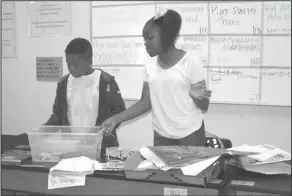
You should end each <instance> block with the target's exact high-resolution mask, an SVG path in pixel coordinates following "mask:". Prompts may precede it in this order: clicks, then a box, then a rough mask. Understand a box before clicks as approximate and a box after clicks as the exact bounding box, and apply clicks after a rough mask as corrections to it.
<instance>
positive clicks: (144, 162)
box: [137, 160, 159, 169]
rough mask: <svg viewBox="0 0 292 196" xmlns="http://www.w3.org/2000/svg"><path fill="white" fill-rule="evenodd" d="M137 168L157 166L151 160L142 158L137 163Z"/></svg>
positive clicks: (153, 167)
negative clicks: (142, 159)
mask: <svg viewBox="0 0 292 196" xmlns="http://www.w3.org/2000/svg"><path fill="white" fill-rule="evenodd" d="M137 169H159V168H158V167H156V166H155V164H154V163H152V162H151V161H149V160H144V161H142V162H141V163H140V164H139V165H138V167H137Z"/></svg>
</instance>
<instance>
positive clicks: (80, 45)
mask: <svg viewBox="0 0 292 196" xmlns="http://www.w3.org/2000/svg"><path fill="white" fill-rule="evenodd" d="M65 53H66V54H76V55H81V56H82V57H83V58H84V59H85V60H89V59H92V46H91V43H90V42H89V41H88V40H87V39H84V38H75V39H73V40H71V41H70V42H69V44H68V45H67V47H66V49H65Z"/></svg>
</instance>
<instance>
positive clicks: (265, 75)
mask: <svg viewBox="0 0 292 196" xmlns="http://www.w3.org/2000/svg"><path fill="white" fill-rule="evenodd" d="M261 86H262V87H261V89H262V95H261V96H262V99H261V103H262V104H265V105H284V106H291V70H282V69H263V70H262V84H261ZM276 87H277V88H276Z"/></svg>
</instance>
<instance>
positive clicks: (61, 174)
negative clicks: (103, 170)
mask: <svg viewBox="0 0 292 196" xmlns="http://www.w3.org/2000/svg"><path fill="white" fill-rule="evenodd" d="M97 169H100V164H99V162H98V161H95V160H91V159H89V158H87V157H84V156H81V157H74V158H68V159H63V160H61V161H60V162H59V163H58V164H57V165H55V166H54V167H52V168H51V169H50V172H49V177H48V189H56V188H64V187H72V186H84V185H85V179H86V175H88V174H92V173H93V172H94V171H95V170H97Z"/></svg>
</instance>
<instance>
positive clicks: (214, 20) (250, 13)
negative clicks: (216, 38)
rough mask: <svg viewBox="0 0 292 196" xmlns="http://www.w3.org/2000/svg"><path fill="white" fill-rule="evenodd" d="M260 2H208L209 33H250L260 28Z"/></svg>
mask: <svg viewBox="0 0 292 196" xmlns="http://www.w3.org/2000/svg"><path fill="white" fill-rule="evenodd" d="M261 6H262V3H261V2H228V3H210V13H209V14H210V26H211V33H217V34H250V35H253V34H255V33H259V32H255V31H254V29H257V28H260V29H261Z"/></svg>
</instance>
